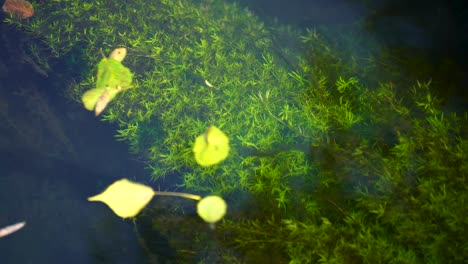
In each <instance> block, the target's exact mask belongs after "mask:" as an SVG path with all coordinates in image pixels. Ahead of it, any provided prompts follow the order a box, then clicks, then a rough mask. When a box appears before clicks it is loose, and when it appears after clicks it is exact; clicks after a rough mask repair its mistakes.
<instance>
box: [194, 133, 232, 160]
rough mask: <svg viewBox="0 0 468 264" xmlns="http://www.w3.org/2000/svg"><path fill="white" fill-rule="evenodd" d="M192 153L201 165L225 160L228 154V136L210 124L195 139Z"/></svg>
mask: <svg viewBox="0 0 468 264" xmlns="http://www.w3.org/2000/svg"><path fill="white" fill-rule="evenodd" d="M193 153H194V154H195V160H196V161H197V163H198V164H200V165H201V166H211V165H214V164H217V163H219V162H221V161H223V160H225V159H226V158H227V156H228V154H229V138H228V137H227V136H226V134H224V132H223V131H221V130H219V129H218V128H217V127H215V126H213V125H212V126H210V127H209V128H208V129H207V130H206V132H205V133H204V134H202V135H200V136H199V137H197V138H196V139H195V144H194V146H193Z"/></svg>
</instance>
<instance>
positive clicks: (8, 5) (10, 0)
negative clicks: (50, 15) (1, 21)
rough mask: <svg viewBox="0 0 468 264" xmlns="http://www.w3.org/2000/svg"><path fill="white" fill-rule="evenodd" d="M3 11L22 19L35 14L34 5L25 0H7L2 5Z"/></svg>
mask: <svg viewBox="0 0 468 264" xmlns="http://www.w3.org/2000/svg"><path fill="white" fill-rule="evenodd" d="M2 11H3V12H5V13H9V14H11V15H13V16H16V17H18V18H20V19H26V18H30V17H32V16H33V15H34V8H33V6H32V5H31V3H29V2H28V1H25V0H6V1H5V3H4V4H3V6H2Z"/></svg>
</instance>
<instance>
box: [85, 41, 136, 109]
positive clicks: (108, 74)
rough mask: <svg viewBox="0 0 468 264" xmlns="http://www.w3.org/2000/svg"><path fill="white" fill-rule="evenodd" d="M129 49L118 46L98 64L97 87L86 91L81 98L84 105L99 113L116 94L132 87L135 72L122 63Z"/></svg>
mask: <svg viewBox="0 0 468 264" xmlns="http://www.w3.org/2000/svg"><path fill="white" fill-rule="evenodd" d="M126 54H127V50H126V49H125V48H116V49H115V50H114V51H112V53H111V54H110V56H109V58H103V59H102V60H101V61H100V62H99V64H98V72H97V81H96V88H93V89H90V90H88V91H86V92H85V93H84V94H83V96H82V98H81V100H82V102H83V105H84V107H85V108H86V109H87V110H89V111H93V110H94V112H95V114H96V116H97V115H99V114H100V113H101V112H102V111H104V109H105V108H106V107H107V105H108V103H109V102H111V101H112V100H113V99H114V98H115V96H116V95H117V94H118V93H119V92H121V91H123V90H126V89H128V88H131V87H132V86H131V84H132V79H133V74H132V73H131V72H130V70H129V69H128V68H127V67H125V66H124V65H123V64H122V60H123V59H124V58H125V56H126Z"/></svg>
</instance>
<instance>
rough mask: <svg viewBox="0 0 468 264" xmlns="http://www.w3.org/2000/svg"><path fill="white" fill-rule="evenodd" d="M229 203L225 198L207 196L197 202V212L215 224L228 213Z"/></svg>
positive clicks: (205, 219) (208, 221) (206, 220)
mask: <svg viewBox="0 0 468 264" xmlns="http://www.w3.org/2000/svg"><path fill="white" fill-rule="evenodd" d="M226 210H227V204H226V202H225V201H224V200H223V198H221V197H219V196H216V195H211V196H206V197H204V198H203V199H201V200H200V202H198V204H197V214H198V215H199V216H200V217H201V218H202V219H203V220H204V221H205V222H207V223H210V224H214V223H216V222H218V221H219V220H221V219H222V218H223V217H224V215H225V214H226Z"/></svg>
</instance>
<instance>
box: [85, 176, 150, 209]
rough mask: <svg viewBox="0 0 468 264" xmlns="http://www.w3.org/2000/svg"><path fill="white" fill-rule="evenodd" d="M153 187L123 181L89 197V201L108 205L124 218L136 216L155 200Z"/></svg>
mask: <svg viewBox="0 0 468 264" xmlns="http://www.w3.org/2000/svg"><path fill="white" fill-rule="evenodd" d="M153 196H154V191H153V189H152V188H151V187H149V186H146V185H143V184H140V183H136V182H132V181H129V180H127V179H122V180H119V181H116V182H114V183H113V184H111V185H110V186H109V187H107V189H106V190H104V192H102V193H100V194H98V195H95V196H93V197H89V198H88V201H91V202H92V201H100V202H103V203H105V204H107V205H108V206H109V207H110V208H111V209H112V211H114V213H115V214H116V215H118V216H120V217H122V218H128V217H134V216H136V215H137V214H138V213H139V212H140V211H141V210H142V209H143V208H144V207H145V206H146V205H147V204H148V203H149V201H150V200H151V199H152V198H153Z"/></svg>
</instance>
